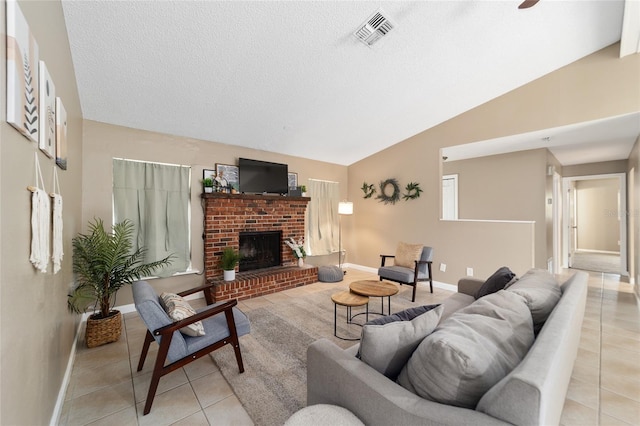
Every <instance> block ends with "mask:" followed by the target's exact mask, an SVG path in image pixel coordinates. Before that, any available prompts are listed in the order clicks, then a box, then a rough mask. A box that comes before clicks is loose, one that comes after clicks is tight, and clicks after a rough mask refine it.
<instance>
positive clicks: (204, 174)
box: [202, 169, 216, 180]
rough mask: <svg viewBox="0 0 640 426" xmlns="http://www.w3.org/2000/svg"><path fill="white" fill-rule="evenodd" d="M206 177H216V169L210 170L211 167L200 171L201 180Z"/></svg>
mask: <svg viewBox="0 0 640 426" xmlns="http://www.w3.org/2000/svg"><path fill="white" fill-rule="evenodd" d="M207 178H209V179H212V180H213V179H215V178H216V171H215V170H211V169H204V170H203V171H202V180H205V179H207Z"/></svg>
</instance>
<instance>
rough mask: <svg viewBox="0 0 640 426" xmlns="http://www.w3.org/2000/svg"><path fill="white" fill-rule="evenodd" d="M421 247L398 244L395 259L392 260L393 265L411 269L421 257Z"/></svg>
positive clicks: (419, 245)
mask: <svg viewBox="0 0 640 426" xmlns="http://www.w3.org/2000/svg"><path fill="white" fill-rule="evenodd" d="M423 247H424V246H423V245H422V244H409V243H403V242H400V243H398V247H397V248H396V257H395V258H394V260H393V263H394V265H396V266H404V267H405V268H411V269H413V268H414V267H415V266H416V263H415V261H416V260H420V256H422V248H423Z"/></svg>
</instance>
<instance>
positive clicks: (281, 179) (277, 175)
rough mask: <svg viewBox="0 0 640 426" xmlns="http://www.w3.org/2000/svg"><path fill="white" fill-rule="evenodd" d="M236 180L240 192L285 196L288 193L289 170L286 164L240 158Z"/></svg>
mask: <svg viewBox="0 0 640 426" xmlns="http://www.w3.org/2000/svg"><path fill="white" fill-rule="evenodd" d="M238 179H239V181H240V192H245V193H251V194H265V193H266V194H286V193H287V192H288V191H289V169H288V167H287V165H286V164H280V163H271V162H268V161H260V160H251V159H248V158H240V159H239V160H238Z"/></svg>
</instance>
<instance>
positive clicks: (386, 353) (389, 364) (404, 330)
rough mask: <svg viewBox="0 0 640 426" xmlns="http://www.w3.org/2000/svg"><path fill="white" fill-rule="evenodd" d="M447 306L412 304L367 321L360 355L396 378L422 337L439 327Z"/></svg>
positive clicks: (391, 377)
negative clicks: (406, 308) (393, 312)
mask: <svg viewBox="0 0 640 426" xmlns="http://www.w3.org/2000/svg"><path fill="white" fill-rule="evenodd" d="M443 309H444V308H443V307H442V306H441V305H427V306H422V307H419V308H410V309H408V310H407V311H403V312H399V313H397V314H393V315H389V316H387V317H381V318H378V319H376V320H374V321H371V322H368V323H366V324H365V325H364V326H363V327H362V336H361V339H360V350H359V353H358V356H359V358H360V359H361V360H362V361H363V362H365V363H366V364H368V365H369V366H371V367H373V368H375V369H376V370H377V371H378V372H379V373H382V374H384V375H385V376H387V377H388V378H390V379H392V380H395V379H396V377H398V374H399V373H400V370H402V367H404V365H405V364H406V363H407V361H408V360H409V357H411V354H412V353H413V351H414V350H415V349H416V347H417V346H418V345H419V344H420V342H421V341H422V339H424V337H425V336H426V335H428V334H429V333H431V332H432V331H433V330H434V329H435V328H436V326H437V325H438V322H439V321H440V315H442V311H443Z"/></svg>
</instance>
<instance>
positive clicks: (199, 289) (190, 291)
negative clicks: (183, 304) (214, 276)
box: [178, 284, 213, 297]
mask: <svg viewBox="0 0 640 426" xmlns="http://www.w3.org/2000/svg"><path fill="white" fill-rule="evenodd" d="M212 287H213V285H211V284H205V285H201V286H200V287H194V288H190V289H189V290H184V291H181V292H180V293H178V296H182V297H184V296H188V295H190V294H193V293H197V292H199V291H204V290H208V289H211V288H212Z"/></svg>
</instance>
